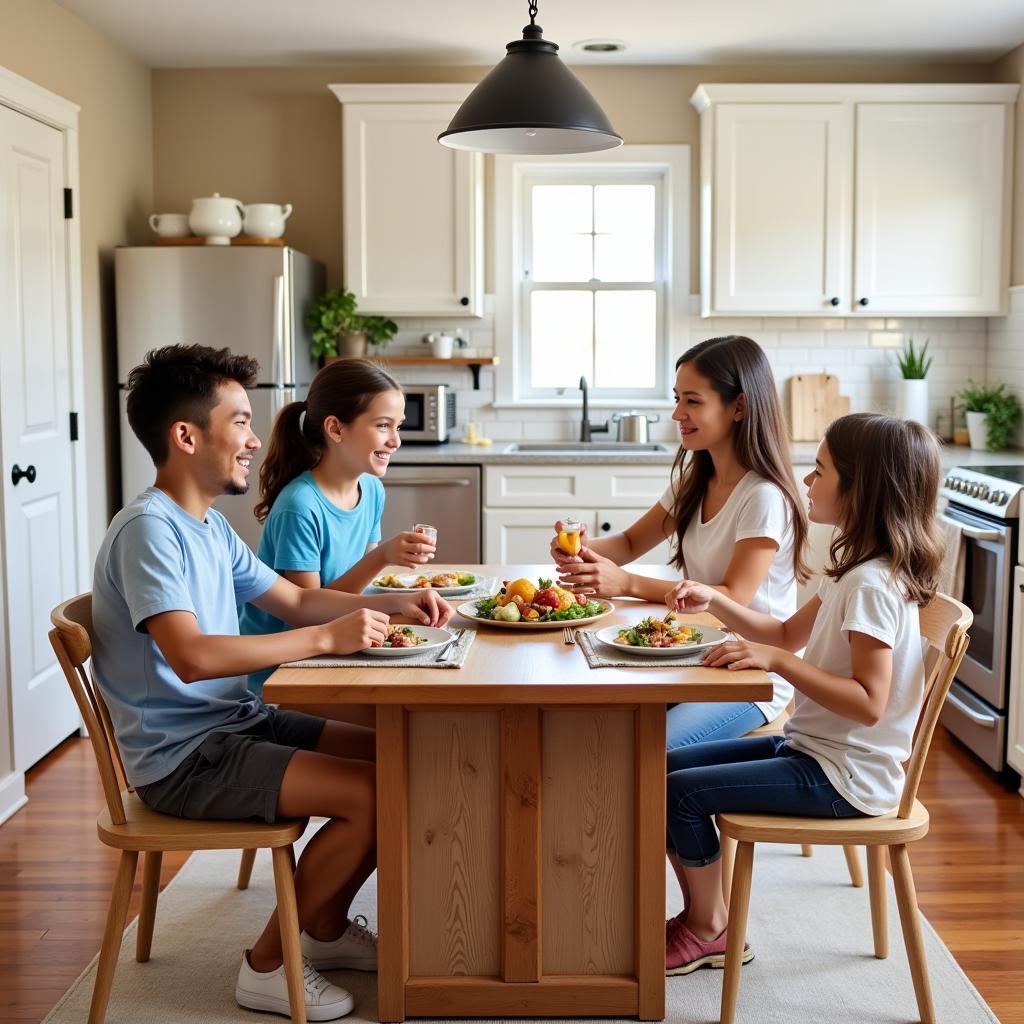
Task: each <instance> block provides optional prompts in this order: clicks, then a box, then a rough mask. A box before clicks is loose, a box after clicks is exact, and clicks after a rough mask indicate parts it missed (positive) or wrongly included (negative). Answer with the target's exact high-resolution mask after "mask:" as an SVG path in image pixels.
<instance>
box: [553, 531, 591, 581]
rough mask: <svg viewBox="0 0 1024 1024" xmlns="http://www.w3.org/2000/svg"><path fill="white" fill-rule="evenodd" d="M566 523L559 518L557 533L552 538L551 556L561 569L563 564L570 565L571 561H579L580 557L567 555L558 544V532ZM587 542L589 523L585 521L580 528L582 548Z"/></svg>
mask: <svg viewBox="0 0 1024 1024" xmlns="http://www.w3.org/2000/svg"><path fill="white" fill-rule="evenodd" d="M564 525H565V524H564V523H563V522H562V520H561V519H559V520H558V521H557V522H556V523H555V535H554V537H552V538H551V557H552V558H553V559H554V562H555V565H557V566H558V567H559V569H561V568H562V566H564V565H568V564H569V563H570V562H578V561H579V558H580V556H579V555H567V554H566V553H565V552H564V551H563V550H562V549H561V548H560V547H559V546H558V534H559V533H560V532H561V531H562V529H563V527H564ZM586 543H587V524H586V523H584V524H583V525H582V527H581V528H580V546H581V548H582V547H585V546H586Z"/></svg>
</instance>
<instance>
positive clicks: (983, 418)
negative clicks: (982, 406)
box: [967, 412, 988, 452]
mask: <svg viewBox="0 0 1024 1024" xmlns="http://www.w3.org/2000/svg"><path fill="white" fill-rule="evenodd" d="M967 433H968V434H969V435H970V438H971V447H972V448H973V449H974V450H975V451H979V452H983V451H986V450H987V449H988V413H984V412H969V413H968V414H967Z"/></svg>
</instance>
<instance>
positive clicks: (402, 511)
mask: <svg viewBox="0 0 1024 1024" xmlns="http://www.w3.org/2000/svg"><path fill="white" fill-rule="evenodd" d="M382 483H383V484H384V494H385V502H384V518H383V519H382V520H381V536H382V538H384V539H385V540H386V539H387V538H388V537H393V536H394V535H395V534H396V533H401V532H402V531H403V530H411V529H412V528H413V527H414V526H415V525H416V524H417V523H428V524H429V525H431V526H434V527H436V528H437V555H436V556H435V562H437V563H443V564H446V565H479V564H480V561H481V558H482V556H483V551H482V547H481V543H480V537H481V526H480V517H481V513H480V467H479V466H458V465H454V466H453V465H452V464H451V463H449V464H448V465H445V466H423V465H404V466H391V467H390V468H389V469H388V471H387V474H386V475H385V476H384V478H383V481H382Z"/></svg>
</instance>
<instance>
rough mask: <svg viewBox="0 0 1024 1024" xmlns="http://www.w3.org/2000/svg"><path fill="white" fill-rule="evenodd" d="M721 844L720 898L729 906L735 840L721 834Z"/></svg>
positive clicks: (734, 858)
mask: <svg viewBox="0 0 1024 1024" xmlns="http://www.w3.org/2000/svg"><path fill="white" fill-rule="evenodd" d="M720 841H721V844H722V898H723V899H724V900H725V905H726V906H727V907H728V906H729V898H730V896H731V895H732V872H733V864H734V863H735V861H736V840H735V839H733V837H732V836H721V837H720Z"/></svg>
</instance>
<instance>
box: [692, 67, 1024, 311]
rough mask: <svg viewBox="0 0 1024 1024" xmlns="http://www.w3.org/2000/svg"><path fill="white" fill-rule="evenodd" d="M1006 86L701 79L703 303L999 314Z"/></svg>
mask: <svg viewBox="0 0 1024 1024" xmlns="http://www.w3.org/2000/svg"><path fill="white" fill-rule="evenodd" d="M1017 90H1018V87H1017V86H1015V85H1010V86H1003V85H981V86H976V85H955V86H950V85H940V86H929V85H912V86H890V85H879V86H874V85H856V86H853V85H838V86H836V85H702V86H700V87H698V89H697V91H696V92H695V93H694V95H693V98H692V102H693V104H694V106H695V107H696V108H697V110H698V111H699V112H700V114H701V192H700V202H701V312H702V313H703V314H704V315H705V316H709V315H715V314H728V315H737V314H749V315H780V316H783V315H785V316H828V315H831V316H867V317H870V316H894V315H904V316H912V315H925V316H942V315H949V316H956V315H970V316H979V315H995V314H1000V313H1004V312H1005V308H1006V307H1005V303H1006V294H1007V286H1008V283H1009V242H1010V239H1009V227H1008V225H1009V209H1010V188H1011V181H1012V175H1011V153H1012V149H1013V145H1012V143H1013V119H1012V114H1013V102H1014V100H1015V98H1016V95H1017Z"/></svg>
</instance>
